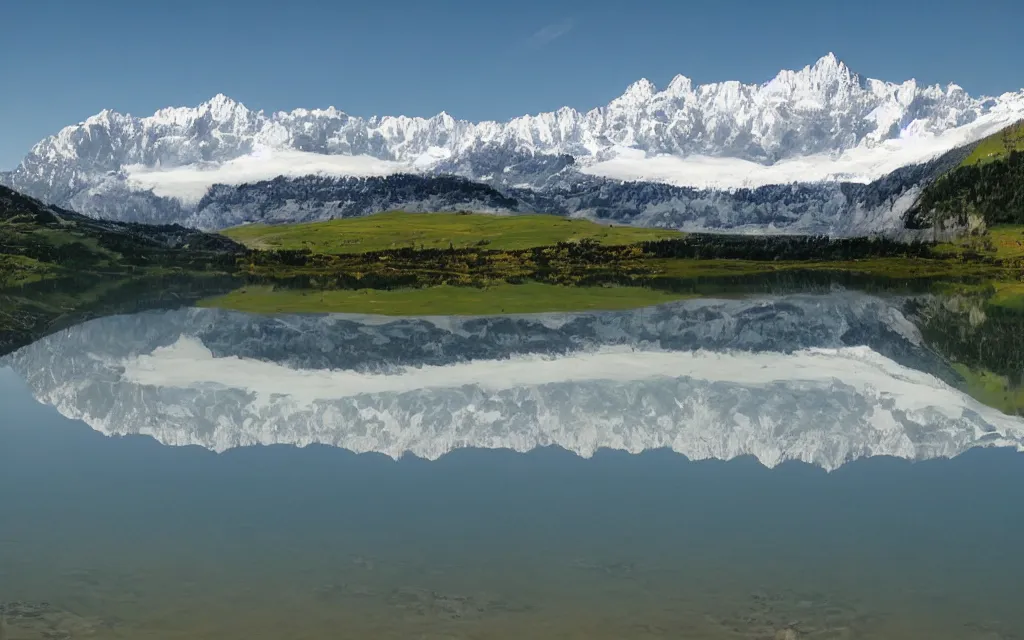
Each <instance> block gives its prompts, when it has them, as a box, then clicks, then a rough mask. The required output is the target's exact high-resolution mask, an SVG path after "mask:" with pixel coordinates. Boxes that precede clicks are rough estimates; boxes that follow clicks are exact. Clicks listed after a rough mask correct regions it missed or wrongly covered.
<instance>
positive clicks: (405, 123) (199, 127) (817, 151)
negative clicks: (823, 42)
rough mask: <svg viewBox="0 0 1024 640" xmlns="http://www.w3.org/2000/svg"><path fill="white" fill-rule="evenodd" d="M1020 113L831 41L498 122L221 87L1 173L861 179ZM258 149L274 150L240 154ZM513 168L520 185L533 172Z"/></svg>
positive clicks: (75, 177)
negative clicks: (862, 71)
mask: <svg viewBox="0 0 1024 640" xmlns="http://www.w3.org/2000/svg"><path fill="white" fill-rule="evenodd" d="M1021 117H1024V92H1016V93H1006V94H1003V95H1002V96H999V97H998V98H985V97H980V98H978V97H972V96H970V95H968V94H967V93H966V92H964V91H963V89H962V88H960V87H959V86H957V85H949V86H947V87H941V86H938V85H935V86H932V87H926V86H919V85H918V83H917V82H915V81H913V80H910V81H907V82H903V83H893V82H886V81H882V80H872V79H867V78H863V77H862V76H860V75H858V74H856V73H854V72H853V71H852V70H850V69H849V68H848V67H847V65H846V64H845V63H843V62H842V61H841V60H840V59H839V58H838V57H836V56H835V54H832V53H829V54H828V55H825V56H823V57H821V58H820V59H818V60H817V61H816V62H814V63H813V64H811V65H807V66H805V67H803V68H801V69H798V70H788V71H782V72H780V73H779V74H778V75H776V76H775V77H774V78H772V79H769V80H768V81H766V82H763V83H755V84H744V83H740V82H737V81H726V82H718V83H708V84H699V85H697V84H694V83H693V82H692V81H691V80H690V79H689V78H688V77H686V76H684V75H677V76H675V77H674V78H673V79H672V80H671V81H670V82H669V84H668V85H667V86H666V87H665V88H664V89H662V90H660V91H659V90H658V88H657V87H656V86H655V85H654V83H653V82H651V81H650V80H647V79H641V80H638V81H636V82H634V83H632V84H631V85H629V86H628V87H627V88H626V90H625V91H624V92H623V94H622V95H620V96H619V97H617V98H615V99H614V100H612V101H610V102H609V103H608V104H607V105H605V106H599V107H596V108H594V109H591V110H590V111H587V112H584V113H581V112H580V111H577V110H576V109H572V108H568V107H565V108H561V109H558V110H556V111H553V112H548V113H540V114H537V115H528V116H521V117H517V118H512V119H510V120H507V121H504V122H494V121H485V122H470V121H464V120H457V119H455V118H453V117H452V116H450V115H449V114H448V113H447V112H441V113H439V114H438V115H436V116H433V117H431V118H422V117H406V116H374V117H371V118H361V117H356V116H350V115H348V114H347V113H345V112H344V111H341V110H338V109H336V108H334V107H330V108H328V109H294V110H292V111H288V112H285V111H278V112H274V113H271V114H266V113H264V112H263V111H253V110H250V109H249V108H247V107H246V106H245V105H244V104H242V103H240V102H238V101H236V100H233V99H232V98H230V97H228V96H226V95H224V94H217V95H215V96H214V97H212V98H211V99H210V100H207V101H206V102H203V103H202V104H200V105H197V106H195V107H172V108H166V109H161V110H159V111H157V112H156V113H154V114H153V115H152V116H149V117H141V118H140V117H135V116H131V115H122V114H119V113H117V112H114V111H110V110H105V111H103V112H101V113H100V114H97V115H96V116H92V117H91V118H89V119H88V120H87V121H85V122H82V123H80V124H77V125H72V126H70V127H66V128H65V129H63V130H61V131H60V132H59V133H57V134H56V135H54V136H51V137H49V138H46V139H44V140H42V141H40V143H39V144H37V145H36V146H35V147H34V148H33V149H32V151H31V152H30V153H29V154H28V155H27V156H26V158H25V159H24V161H23V162H22V163H21V165H20V166H19V167H18V168H17V169H16V170H15V171H13V172H11V173H10V174H7V176H6V177H5V178H4V179H5V180H6V181H7V182H8V183H9V184H10V186H12V187H14V188H16V189H19V190H22V191H24V192H26V193H28V194H30V195H33V196H35V197H39V198H42V199H44V200H47V201H49V202H53V203H55V204H63V205H66V206H74V207H77V208H79V209H82V210H84V211H86V212H92V213H97V214H99V212H100V209H95V208H93V206H92V205H91V203H92V202H93V200H92V199H93V197H94V195H95V194H97V193H113V192H115V191H116V192H118V193H122V194H123V193H124V191H125V190H129V191H131V190H136V191H137V190H141V191H147V190H149V189H153V193H154V194H155V195H156V196H161V197H171V198H176V199H178V200H180V201H182V202H185V201H186V200H189V201H191V202H196V201H198V199H199V198H201V197H202V195H203V193H204V192H205V190H206V189H208V188H209V187H210V186H211V185H212V184H215V183H216V182H221V183H224V184H240V183H242V182H253V181H258V180H267V179H272V178H274V177H276V176H279V175H289V176H301V175H309V174H311V173H314V174H315V173H324V172H326V173H329V174H331V175H346V176H348V175H385V174H389V173H395V172H401V171H411V172H428V173H429V172H446V173H457V174H459V175H462V176H465V177H469V178H473V179H481V180H492V179H495V176H502V175H504V174H505V171H506V169H508V164H507V163H508V162H511V161H512V160H511V159H512V158H523V157H537V156H561V155H568V156H572V157H573V159H574V168H573V170H572V171H574V172H577V171H582V172H584V173H591V174H593V175H598V176H604V177H609V178H616V179H620V180H641V181H644V180H646V181H660V182H668V183H672V184H676V185H680V186H694V187H726V188H735V187H741V186H758V185H763V184H780V183H791V182H815V181H821V180H837V179H841V180H853V181H860V182H866V181H870V180H873V179H875V178H878V177H881V176H882V175H884V174H885V173H887V172H889V171H892V170H894V169H896V168H898V167H900V166H904V165H906V164H911V163H918V162H923V161H927V160H929V159H931V158H934V157H936V156H938V155H939V154H941V153H943V152H944V151H947V150H949V149H951V148H953V147H954V146H959V145H962V144H965V143H968V142H971V141H973V140H977V139H979V138H981V137H983V136H985V135H988V134H990V133H993V132H994V131H997V130H999V128H1001V127H1002V126H1005V125H1007V124H1010V123H1011V122H1014V121H1016V120H1019V119H1020V118H1021ZM268 150H269V151H273V152H274V153H273V154H266V153H262V154H261V155H260V156H259V157H258V158H254V157H253V155H252V154H253V153H254V152H255V151H268ZM328 156H329V157H330V158H328ZM346 157H347V158H348V159H346ZM267 158H270V159H271V160H267ZM708 158H713V160H711V161H709V160H708ZM830 163H838V164H836V165H835V166H834V167H833V166H831V165H830ZM537 166H539V165H537ZM219 168H223V169H224V171H223V173H219V172H218V171H215V170H214V169H219ZM169 171H177V173H176V174H174V175H173V176H172V175H171V174H169V173H168V172H169ZM521 178H524V179H522V180H521V181H519V182H517V183H516V184H520V183H522V184H526V183H529V182H530V180H531V178H530V177H529V176H525V175H521ZM118 180H120V181H122V182H117V183H116V184H115V183H114V182H111V181H115V182H116V181H118ZM101 185H106V186H103V187H102V188H100V186H101ZM186 191H187V195H184V194H185V192H186ZM118 199H122V198H121V196H117V197H116V198H114V197H111V198H108V199H107V204H105V205H104V207H109V206H114V203H115V201H117V200H118ZM103 211H106V209H103ZM108 215H109V214H108Z"/></svg>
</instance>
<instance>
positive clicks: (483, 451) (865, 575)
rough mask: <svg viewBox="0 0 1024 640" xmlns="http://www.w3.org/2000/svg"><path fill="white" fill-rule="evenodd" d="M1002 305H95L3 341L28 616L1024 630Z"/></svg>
mask: <svg viewBox="0 0 1024 640" xmlns="http://www.w3.org/2000/svg"><path fill="white" fill-rule="evenodd" d="M958 305H959V306H958ZM992 318H993V319H991V320H989V319H986V318H985V317H982V318H980V319H979V317H978V312H977V310H975V309H972V308H967V307H965V306H964V305H962V304H960V303H955V304H954V303H952V302H951V301H949V300H934V299H914V300H911V299H905V298H883V297H875V296H869V295H865V294H857V293H850V292H842V291H837V292H833V293H829V294H824V295H790V296H783V297H762V298H746V299H734V300H700V301H686V302H680V303H673V304H669V305H663V306H660V307H656V308H648V309H643V310H636V311H627V312H607V313H592V314H559V315H551V316H543V317H495V318H430V319H383V318H370V317H353V316H277V317H266V316H249V315H245V314H239V313H232V312H226V311H217V310H209V309H180V310H173V311H166V310H162V311H149V312H143V313H138V314H132V315H122V316H110V317H106V318H99V319H96V320H92V321H89V322H87V323H83V324H80V325H77V326H74V327H71V328H69V329H66V330H64V331H61V332H58V333H56V334H52V335H50V336H47V337H44V338H41V339H40V340H38V341H37V342H35V343H34V344H32V345H29V346H27V347H25V348H23V349H21V350H19V351H17V352H15V353H13V354H10V355H9V356H7V357H5V358H2V359H0V407H2V408H3V410H2V412H0V505H2V511H0V607H2V609H0V610H2V611H3V618H4V620H5V622H4V623H3V631H2V634H3V637H4V639H5V640H13V639H15V638H715V639H717V638H722V639H725V638H769V639H770V638H940V639H945V638H949V639H969V640H974V639H978V640H980V639H986V640H995V639H997V638H1019V637H1024V607H1021V606H1020V601H1021V596H1022V595H1024V589H1022V587H1021V585H1022V584H1024V579H1022V576H1024V553H1022V546H1024V544H1022V542H1021V531H1022V525H1024V457H1022V456H1021V454H1020V453H1018V450H1019V449H1020V448H1021V443H1024V420H1022V419H1021V418H1020V417H1018V416H1016V415H1010V414H1007V413H1004V412H1002V411H1000V410H998V409H996V408H994V407H993V406H990V404H991V403H989V404H986V403H984V402H981V401H979V400H978V399H977V398H976V397H972V394H970V393H967V391H969V390H970V389H969V388H968V387H969V385H967V384H966V380H965V378H964V375H963V368H962V367H961V366H959V365H961V364H963V363H964V362H968V363H969V364H971V366H972V367H976V368H977V367H978V366H980V365H981V364H984V365H985V367H984V368H986V369H987V370H995V371H997V372H999V373H1001V375H1008V376H1009V378H1012V377H1013V376H1012V375H1009V374H1010V373H1012V372H1008V371H1006V370H1005V368H1006V357H1005V356H1006V354H1008V353H1009V354H1012V353H1014V349H1016V348H1017V346H1015V345H1018V344H1019V343H1020V340H1019V339H1018V338H1016V337H1014V336H1013V335H1008V336H1002V334H1000V336H996V334H997V333H998V331H1001V330H997V329H995V328H994V327H996V326H1000V327H1001V326H1003V324H998V322H1003V320H999V319H996V318H995V316H992ZM958 323H960V324H958ZM1004 324H1005V323H1004ZM1022 328H1024V327H1022ZM978 331H988V334H986V335H988V337H989V338H991V339H990V340H989V341H988V342H987V343H986V344H989V343H991V342H992V340H994V339H996V337H998V339H999V340H1001V342H1000V343H999V344H1001V345H1002V346H1001V348H999V349H992V350H991V351H992V352H993V354H994V355H991V356H984V357H982V355H979V354H982V353H983V352H982V351H980V350H977V349H975V347H974V346H972V345H975V343H976V342H977V341H978V340H980V339H981V338H980V336H979V335H977V334H976V333H972V332H978ZM974 351H978V353H977V354H975V353H974ZM984 353H988V351H984ZM972 354H973V355H972ZM972 358H973V359H972ZM979 358H981V360H979ZM973 395H974V396H977V395H978V394H976V393H975V394H973ZM296 445H298V446H296Z"/></svg>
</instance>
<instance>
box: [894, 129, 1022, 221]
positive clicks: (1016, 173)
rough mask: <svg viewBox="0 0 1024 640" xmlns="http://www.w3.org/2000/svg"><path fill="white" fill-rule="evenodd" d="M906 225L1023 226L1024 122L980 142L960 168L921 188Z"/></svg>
mask: <svg viewBox="0 0 1024 640" xmlns="http://www.w3.org/2000/svg"><path fill="white" fill-rule="evenodd" d="M907 224H908V226H912V227H918V228H922V227H929V226H933V225H938V226H954V225H955V226H960V227H965V228H969V229H975V230H978V229H984V228H985V227H986V226H992V225H1005V224H1024V122H1020V123H1017V124H1014V125H1012V126H1010V127H1007V128H1006V129H1004V130H1003V131H1000V132H999V133H996V134H994V135H991V136H989V137H988V138H985V139H983V140H981V141H980V142H979V143H978V144H977V146H976V147H975V148H974V150H973V152H972V153H971V154H970V155H969V156H968V157H967V158H966V159H965V160H964V161H963V163H962V164H961V165H960V166H958V167H956V168H955V169H953V170H952V171H950V172H948V173H946V174H945V175H943V176H942V177H940V178H939V179H938V180H936V181H935V182H933V183H931V184H930V185H928V186H927V187H925V189H924V191H923V192H922V193H921V196H920V198H918V201H917V202H916V203H915V204H914V207H913V208H912V209H911V210H910V212H909V214H908V218H907Z"/></svg>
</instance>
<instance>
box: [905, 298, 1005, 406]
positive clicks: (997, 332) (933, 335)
mask: <svg viewBox="0 0 1024 640" xmlns="http://www.w3.org/2000/svg"><path fill="white" fill-rule="evenodd" d="M1015 289H1019V286H1017V285H1001V284H1000V283H996V284H991V283H990V284H987V285H984V286H980V287H977V286H976V287H968V288H965V289H963V290H962V292H960V293H956V292H952V293H949V294H947V295H942V296H935V297H933V298H931V299H930V300H929V301H928V302H926V303H915V304H913V305H912V307H913V308H912V309H911V311H912V315H913V316H914V317H916V318H917V323H918V326H919V327H920V329H921V334H922V337H923V338H924V340H925V342H926V343H927V344H928V345H929V346H930V347H931V348H933V349H935V350H936V351H937V352H939V353H940V354H942V355H943V356H944V357H945V358H947V359H948V360H950V361H951V362H952V363H953V364H954V367H955V368H956V370H957V371H958V373H959V374H960V375H961V376H962V377H963V383H962V385H961V387H962V388H963V389H964V391H966V392H968V393H970V394H971V395H972V396H974V397H975V398H976V399H977V400H979V401H980V402H984V403H985V404H989V405H991V406H994V407H997V408H998V409H1000V410H1002V411H1005V412H1007V413H1019V414H1021V415H1024V304H1021V298H1020V293H1018V292H1015V291H1014V290H1015Z"/></svg>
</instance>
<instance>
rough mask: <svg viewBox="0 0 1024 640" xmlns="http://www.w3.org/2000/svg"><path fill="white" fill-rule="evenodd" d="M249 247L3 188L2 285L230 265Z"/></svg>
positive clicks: (0, 233) (0, 212)
mask: <svg viewBox="0 0 1024 640" xmlns="http://www.w3.org/2000/svg"><path fill="white" fill-rule="evenodd" d="M245 251H246V250H245V247H243V246H242V245H240V244H237V243H235V242H234V241H232V240H229V239H227V238H225V237H223V236H218V235H214V234H207V233H201V232H199V231H194V230H191V229H186V228H184V227H180V226H177V225H159V226H158V225H144V224H129V223H121V222H108V221H103V220H95V219H92V218H88V217H86V216H83V215H80V214H77V213H74V212H72V211H65V210H63V209H59V208H57V207H50V206H47V205H44V204H43V203H42V202H39V201H38V200H35V199H34V198H29V197H27V196H23V195H21V194H20V193H17V192H15V191H12V190H10V189H8V188H6V187H2V186H0V289H3V288H7V287H12V286H22V285H25V284H28V283H31V282H37V281H40V280H46V279H52V278H58V277H63V276H71V275H74V276H81V275H83V274H103V275H112V274H131V275H133V276H141V275H146V274H155V273H159V272H174V271H178V272H181V271H211V270H212V271H232V270H234V269H235V262H236V260H237V258H238V256H240V255H242V254H244V253H245Z"/></svg>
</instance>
